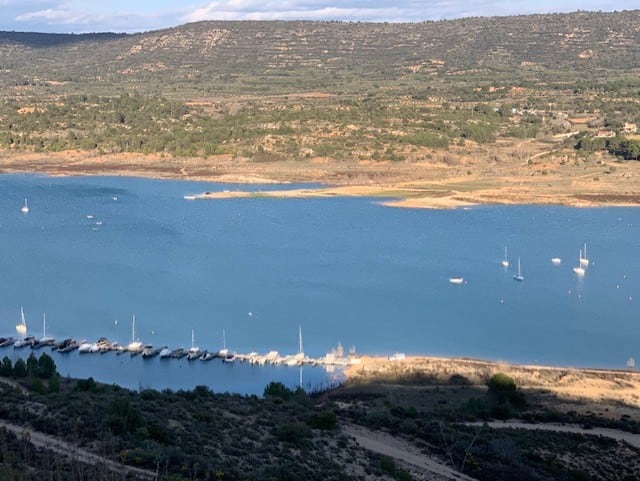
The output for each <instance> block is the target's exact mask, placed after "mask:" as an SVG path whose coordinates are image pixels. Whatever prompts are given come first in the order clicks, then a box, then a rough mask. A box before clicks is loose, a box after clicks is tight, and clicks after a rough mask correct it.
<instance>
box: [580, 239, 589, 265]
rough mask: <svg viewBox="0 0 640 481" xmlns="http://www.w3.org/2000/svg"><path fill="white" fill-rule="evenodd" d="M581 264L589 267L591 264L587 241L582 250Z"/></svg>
mask: <svg viewBox="0 0 640 481" xmlns="http://www.w3.org/2000/svg"><path fill="white" fill-rule="evenodd" d="M580 265H581V266H585V267H587V266H588V265H589V258H588V257H587V243H586V242H585V243H584V249H583V250H582V251H580Z"/></svg>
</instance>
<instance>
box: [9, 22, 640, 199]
mask: <svg viewBox="0 0 640 481" xmlns="http://www.w3.org/2000/svg"><path fill="white" fill-rule="evenodd" d="M0 71H1V72H2V75H1V76H0V87H1V88H2V92H3V95H2V97H1V99H0V170H2V171H4V172H13V171H38V172H48V173H52V174H113V173H119V174H130V175H145V176H159V177H176V178H188V179H196V178H197V179H207V180H217V181H225V182H228V181H232V182H233V181H235V182H246V181H313V182H322V183H332V184H341V185H358V186H361V185H367V186H373V187H374V190H373V191H370V192H368V194H370V195H374V194H382V195H385V196H399V197H402V198H410V199H409V200H410V202H409V204H404V205H411V206H413V207H416V206H418V207H419V206H426V205H431V206H433V205H435V204H437V205H441V204H454V205H457V204H458V203H460V202H472V203H476V202H480V203H486V202H492V203H493V202H517V203H520V202H526V203H532V202H534V203H562V204H571V205H585V204H586V205H591V204H602V203H615V204H631V205H636V204H638V200H639V199H640V172H639V171H638V169H637V168H636V165H635V164H637V163H629V162H623V160H631V159H636V160H637V159H639V158H640V138H639V137H638V136H637V126H638V125H640V112H639V111H638V108H637V95H638V92H640V80H639V77H638V73H639V72H640V11H638V10H636V11H625V12H618V13H588V12H579V13H572V14H555V15H528V16H516V17H495V18H469V19H461V20H451V21H439V22H422V23H408V24H388V23H345V22H299V21H293V22H278V21H274V22H201V23H193V24H188V25H183V26H180V27H176V28H172V29H166V30H159V31H153V32H146V33H140V34H135V35H117V34H108V33H105V34H87V35H56V34H37V33H16V32H0ZM585 179H586V181H585ZM518 184H519V185H518ZM381 189H382V190H381ZM358 192H360V195H365V194H366V193H367V192H364V193H363V192H361V191H358ZM442 198H446V199H450V201H449V200H447V201H446V202H442V201H441V200H438V199H442ZM424 199H427V200H426V201H425V200H424ZM434 199H437V202H434Z"/></svg>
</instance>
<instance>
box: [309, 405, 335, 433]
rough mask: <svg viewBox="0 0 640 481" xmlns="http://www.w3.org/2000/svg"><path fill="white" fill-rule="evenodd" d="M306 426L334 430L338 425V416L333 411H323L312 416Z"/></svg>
mask: <svg viewBox="0 0 640 481" xmlns="http://www.w3.org/2000/svg"><path fill="white" fill-rule="evenodd" d="M308 424H309V426H311V427H312V428H315V429H323V430H331V429H335V428H336V426H337V425H338V416H336V413H334V412H333V411H329V410H325V411H322V412H321V413H316V414H312V415H311V417H310V418H309V422H308Z"/></svg>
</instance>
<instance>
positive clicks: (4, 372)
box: [0, 356, 13, 377]
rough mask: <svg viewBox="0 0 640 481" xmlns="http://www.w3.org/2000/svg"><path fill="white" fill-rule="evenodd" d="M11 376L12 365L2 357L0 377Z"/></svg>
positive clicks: (9, 360)
mask: <svg viewBox="0 0 640 481" xmlns="http://www.w3.org/2000/svg"><path fill="white" fill-rule="evenodd" d="M11 374H13V364H12V363H11V359H9V358H8V357H7V356H4V358H3V359H2V363H1V364H0V376H3V377H11Z"/></svg>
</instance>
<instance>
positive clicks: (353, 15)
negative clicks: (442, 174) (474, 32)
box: [180, 0, 637, 22]
mask: <svg viewBox="0 0 640 481" xmlns="http://www.w3.org/2000/svg"><path fill="white" fill-rule="evenodd" d="M633 1H635V0H617V1H616V2H614V1H606V0H605V1H602V0H564V1H563V0H559V1H558V0H537V1H535V2H534V1H526V2H512V1H507V0H436V1H430V2H427V1H420V0H392V1H391V0H379V1H377V2H371V1H370V0H366V1H365V0H344V1H342V2H341V3H340V4H339V6H335V5H331V4H330V2H327V1H321V0H283V1H276V0H266V1H258V0H213V1H210V2H209V3H208V4H206V5H203V6H200V7H196V8H194V9H193V10H192V11H190V12H189V13H187V14H185V15H184V16H183V17H181V18H180V20H181V21H183V22H197V21H201V20H346V21H374V22H377V21H388V22H415V21H423V20H440V19H444V18H460V17H468V16H491V15H519V14H526V13H543V12H560V11H562V12H569V11H575V10H578V9H590V10H614V9H615V10H621V9H624V8H637V7H633V4H632V2H633ZM613 4H615V5H613ZM625 4H626V5H625Z"/></svg>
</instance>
